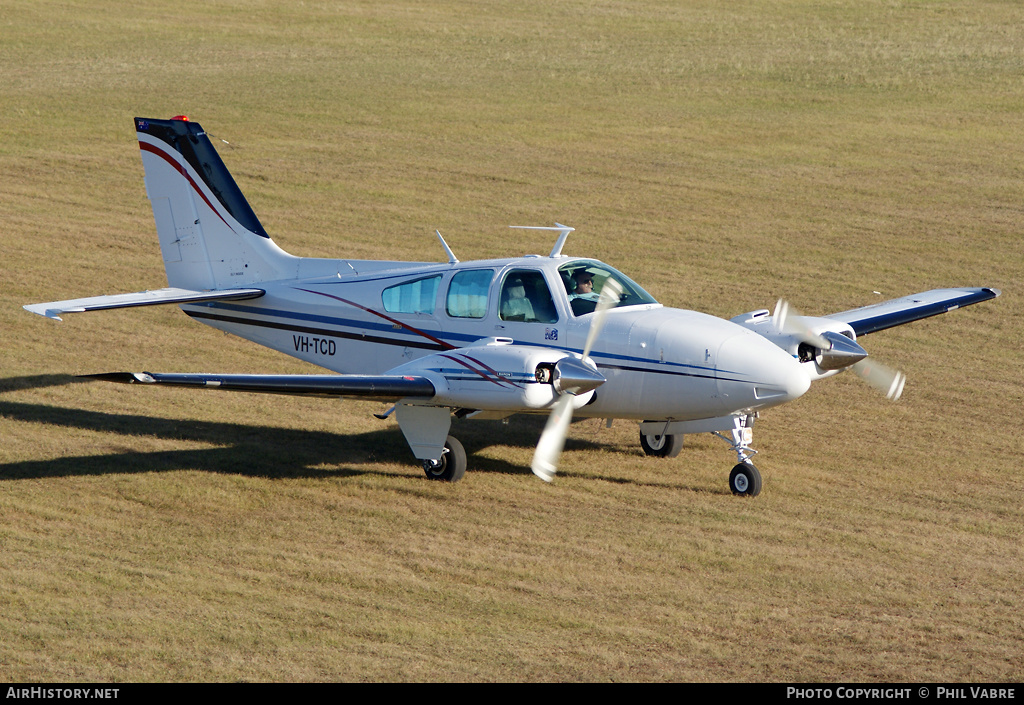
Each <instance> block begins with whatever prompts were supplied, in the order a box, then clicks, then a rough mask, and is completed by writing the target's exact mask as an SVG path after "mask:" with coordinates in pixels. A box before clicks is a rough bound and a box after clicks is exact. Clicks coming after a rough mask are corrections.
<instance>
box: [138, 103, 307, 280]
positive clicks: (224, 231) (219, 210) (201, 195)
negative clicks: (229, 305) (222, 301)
mask: <svg viewBox="0 0 1024 705" xmlns="http://www.w3.org/2000/svg"><path fill="white" fill-rule="evenodd" d="M135 130H136V133H137V136H138V139H139V148H140V149H141V150H142V164H143V167H144V168H145V171H146V192H147V194H148V195H149V199H150V201H151V203H152V205H153V218H154V219H155V220H156V230H157V235H158V237H159V238H160V251H161V254H162V255H163V259H164V268H165V269H166V271H167V282H168V284H170V285H171V286H174V287H181V288H184V289H194V290H204V289H223V288H236V287H239V286H245V285H250V284H256V283H258V282H261V281H267V280H270V279H280V278H282V277H283V276H286V272H287V271H288V262H289V260H293V259H294V258H293V257H292V256H291V255H289V254H287V253H285V252H284V251H283V250H282V249H281V248H279V247H278V246H277V245H275V244H274V242H273V240H271V239H270V236H269V235H267V231H266V230H264V229H263V226H262V225H261V224H260V221H259V219H258V218H257V217H256V214H255V213H253V210H252V208H251V207H250V206H249V203H248V201H246V200H245V196H243V195H242V192H241V190H239V188H238V185H237V184H235V180H234V179H232V178H231V174H230V173H228V170H227V167H226V166H224V162H222V161H221V159H220V156H219V155H218V154H217V150H216V149H214V147H213V144H212V143H211V142H210V139H209V137H207V135H206V133H205V132H204V131H203V128H202V127H201V126H200V125H199V123H195V122H189V120H188V118H185V117H179V118H174V119H172V120H152V119H148V118H135ZM292 269H294V267H292Z"/></svg>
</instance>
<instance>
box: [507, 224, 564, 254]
mask: <svg viewBox="0 0 1024 705" xmlns="http://www.w3.org/2000/svg"><path fill="white" fill-rule="evenodd" d="M508 227H510V228H518V229H520V230H557V231H558V232H560V233H561V235H559V236H558V239H557V240H556V241H555V246H554V247H552V248H551V254H550V255H548V257H558V256H560V255H561V254H562V246H563V245H565V239H566V238H567V237H569V233H571V232H572V231H573V230H575V229H576V228H570V227H569V226H568V225H562V224H561V223H555V227H553V228H552V227H548V226H544V225H510V226H508Z"/></svg>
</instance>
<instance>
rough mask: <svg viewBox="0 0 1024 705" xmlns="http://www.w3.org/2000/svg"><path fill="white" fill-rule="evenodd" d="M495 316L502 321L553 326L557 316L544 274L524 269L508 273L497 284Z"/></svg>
mask: <svg viewBox="0 0 1024 705" xmlns="http://www.w3.org/2000/svg"><path fill="white" fill-rule="evenodd" d="M500 301H501V303H500V304H499V305H498V317H499V318H501V320H503V321H525V322H526V323H555V322H556V321H558V313H557V312H556V311H555V302H554V301H552V299H551V290H550V289H548V285H547V282H545V281H544V275H543V274H541V273H540V272H537V271H534V270H528V269H516V270H512V271H511V272H509V273H508V274H507V275H506V276H505V282H504V283H503V284H502V285H501V297H500Z"/></svg>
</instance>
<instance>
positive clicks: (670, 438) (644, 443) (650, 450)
mask: <svg viewBox="0 0 1024 705" xmlns="http://www.w3.org/2000/svg"><path fill="white" fill-rule="evenodd" d="M640 447H641V448H643V449H644V454H645V455H650V456H653V457H655V458H674V457H676V456H677V455H679V451H681V450H682V449H683V434H681V433H680V434H675V435H673V434H668V433H667V434H665V435H663V436H648V435H647V434H645V433H644V432H643V431H641V432H640Z"/></svg>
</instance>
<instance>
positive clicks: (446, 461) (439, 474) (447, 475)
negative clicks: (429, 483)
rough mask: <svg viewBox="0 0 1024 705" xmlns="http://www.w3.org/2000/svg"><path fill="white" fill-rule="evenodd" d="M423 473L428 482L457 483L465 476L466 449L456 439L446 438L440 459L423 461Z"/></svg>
mask: <svg viewBox="0 0 1024 705" xmlns="http://www.w3.org/2000/svg"><path fill="white" fill-rule="evenodd" d="M423 472H425V473H426V475H427V479H428V480H444V481H446V482H458V481H459V480H461V479H462V476H463V475H465V474H466V449H465V448H463V447H462V444H461V443H460V442H459V440H458V439H457V438H455V437H453V436H448V438H447V440H445V442H444V452H443V453H441V458H440V459H439V460H424V461H423Z"/></svg>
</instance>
